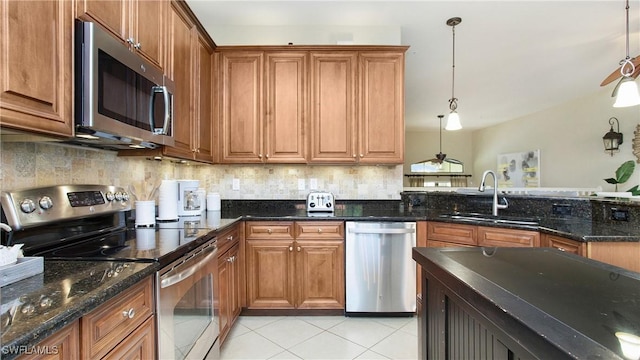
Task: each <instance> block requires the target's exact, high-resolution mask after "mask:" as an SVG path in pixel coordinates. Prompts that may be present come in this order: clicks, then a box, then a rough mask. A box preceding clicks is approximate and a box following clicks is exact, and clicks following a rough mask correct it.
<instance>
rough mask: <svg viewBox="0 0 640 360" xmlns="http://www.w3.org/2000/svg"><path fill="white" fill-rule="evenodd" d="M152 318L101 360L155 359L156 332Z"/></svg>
mask: <svg viewBox="0 0 640 360" xmlns="http://www.w3.org/2000/svg"><path fill="white" fill-rule="evenodd" d="M153 320H154V318H153V316H152V317H150V318H148V319H147V321H145V322H144V324H142V325H140V326H139V327H138V328H137V329H136V330H135V331H134V332H133V333H131V335H129V336H127V338H126V339H125V340H124V341H123V342H121V343H120V344H118V346H116V347H115V348H114V349H113V350H112V351H111V352H110V353H108V354H107V356H105V357H104V358H103V359H105V360H108V359H113V360H138V359H155V358H156V336H155V334H156V332H155V326H154V324H155V323H154V321H153Z"/></svg>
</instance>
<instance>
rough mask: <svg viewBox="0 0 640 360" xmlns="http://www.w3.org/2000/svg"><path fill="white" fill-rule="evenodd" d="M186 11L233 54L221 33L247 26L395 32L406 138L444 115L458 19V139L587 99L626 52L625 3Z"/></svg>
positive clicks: (633, 10)
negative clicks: (402, 59) (402, 56)
mask: <svg viewBox="0 0 640 360" xmlns="http://www.w3.org/2000/svg"><path fill="white" fill-rule="evenodd" d="M187 2H188V4H189V5H190V7H191V8H192V9H193V11H194V13H195V14H196V15H197V16H198V18H199V19H200V21H201V23H202V24H203V25H204V27H205V28H206V29H207V31H208V32H209V33H210V35H211V37H212V38H213V39H214V41H215V42H216V44H218V45H239V44H235V43H234V41H235V40H234V38H233V36H229V35H228V34H229V31H228V30H229V29H238V30H239V31H240V30H242V29H243V28H246V27H253V28H254V29H258V28H259V27H261V26H263V27H273V26H278V27H291V29H292V31H296V29H300V28H301V27H314V28H322V27H327V28H330V27H339V26H350V27H363V28H366V27H382V28H384V27H388V28H389V29H394V28H397V29H399V31H400V35H401V36H400V38H401V44H402V45H409V46H410V48H409V50H408V52H407V57H406V96H405V100H406V103H405V114H406V127H407V129H429V128H430V129H436V128H437V127H438V118H437V115H438V114H446V113H448V111H449V109H448V105H449V103H448V99H449V98H450V97H451V85H452V64H453V63H452V61H453V59H452V57H453V56H452V50H453V49H452V31H451V27H450V26H447V25H446V20H447V19H449V18H451V17H454V16H457V17H461V18H462V23H461V24H460V25H458V26H456V28H455V32H456V49H455V57H456V58H455V63H456V64H455V65H456V67H455V96H456V97H457V98H458V99H459V101H458V112H459V113H460V117H461V121H462V125H463V127H464V129H466V130H474V129H480V128H484V127H487V126H491V125H493V124H497V123H500V122H504V121H508V120H511V119H515V118H518V117H521V116H524V115H527V114H531V113H534V112H537V111H540V110H543V109H547V108H549V107H552V106H554V105H557V104H561V103H564V102H567V101H570V100H572V99H576V98H579V97H583V96H587V95H591V94H594V93H596V92H598V91H600V89H601V88H600V82H601V81H602V80H603V79H604V78H605V77H606V76H607V75H609V74H610V73H611V72H612V71H614V69H615V68H616V67H617V66H618V62H619V61H620V60H621V59H623V58H624V57H625V51H626V50H625V2H624V1H623V0H603V1H595V0H594V1H584V0H572V1H543V0H535V1H455V0H449V1H430V0H415V1H364V0H362V1H314V0H292V1H269V0H263V1H244V0H233V1H218V0H187ZM223 28H224V29H225V31H221V29H223ZM216 30H218V31H216ZM225 34H227V35H225ZM261 36H262V34H261V33H260V31H256V33H255V42H256V44H265V43H268V39H264V38H262V37H261ZM225 37H226V38H225ZM282 44H283V43H278V44H273V45H282ZM243 45H244V44H243ZM630 55H631V56H632V57H633V56H636V55H640V0H633V1H630ZM614 86H615V82H614V83H612V84H610V85H608V88H609V89H610V90H613V87H614ZM607 96H608V95H607ZM612 103H613V100H612Z"/></svg>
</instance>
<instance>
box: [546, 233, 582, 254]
mask: <svg viewBox="0 0 640 360" xmlns="http://www.w3.org/2000/svg"><path fill="white" fill-rule="evenodd" d="M540 246H542V247H551V248H554V249H558V250H560V251H566V252H569V253H573V254H576V255H581V256H585V255H586V243H583V242H579V241H575V240H571V239H567V238H565V237H561V236H556V235H551V234H542V236H541V238H540Z"/></svg>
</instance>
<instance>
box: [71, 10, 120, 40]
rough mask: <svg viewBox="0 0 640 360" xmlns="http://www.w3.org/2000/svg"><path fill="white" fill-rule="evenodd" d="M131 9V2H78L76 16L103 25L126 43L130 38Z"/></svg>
mask: <svg viewBox="0 0 640 360" xmlns="http://www.w3.org/2000/svg"><path fill="white" fill-rule="evenodd" d="M130 8H131V1H130V0H118V1H113V0H78V1H76V16H77V17H78V18H80V19H82V20H85V21H93V22H96V23H98V24H100V25H102V27H104V28H105V29H107V30H108V31H110V32H111V33H113V35H115V36H116V37H118V38H120V39H121V40H123V41H124V40H126V39H127V38H128V37H129V34H128V28H129V26H130V20H131V19H130Z"/></svg>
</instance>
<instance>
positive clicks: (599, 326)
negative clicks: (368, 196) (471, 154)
mask: <svg viewBox="0 0 640 360" xmlns="http://www.w3.org/2000/svg"><path fill="white" fill-rule="evenodd" d="M413 258H414V259H415V260H416V261H417V262H418V264H420V265H421V266H422V268H423V275H424V276H425V277H426V278H427V279H428V280H425V281H426V282H425V281H423V286H426V287H427V289H425V290H424V291H426V292H429V291H436V289H433V288H429V287H431V286H432V283H431V280H433V283H435V282H438V283H441V284H442V286H444V288H443V289H444V290H443V291H444V292H445V295H444V296H445V297H447V298H450V300H451V301H453V302H456V301H459V300H461V299H464V300H461V301H463V302H468V304H469V305H470V306H471V308H468V307H466V306H463V307H462V308H464V309H465V310H464V311H465V312H466V313H467V314H469V315H470V316H471V317H473V318H474V319H475V320H477V321H478V322H479V323H481V324H483V323H485V322H487V324H489V325H487V326H489V328H490V329H491V330H492V331H494V333H496V334H498V335H497V337H498V338H499V340H500V341H501V342H502V343H504V344H505V345H506V346H507V347H508V348H510V347H511V346H513V347H514V348H513V349H514V350H513V352H515V353H516V354H515V355H517V356H522V355H519V354H518V352H519V351H520V352H523V353H524V354H526V353H527V352H529V353H530V355H533V356H534V357H537V358H543V359H544V358H548V359H550V358H553V359H558V358H572V359H621V358H623V354H622V351H621V345H620V342H619V340H618V338H617V337H616V332H624V333H631V334H633V335H636V336H640V312H639V311H638V304H640V274H638V273H634V272H631V271H625V270H622V269H620V268H617V267H614V266H609V265H606V264H603V263H600V262H597V261H593V260H590V259H586V258H584V257H580V256H577V255H573V254H568V253H565V252H562V251H558V250H555V249H548V248H539V249H524V248H467V249H460V248H457V249H443V248H415V249H414V250H413ZM437 286H440V285H436V287H437ZM426 298H427V297H426V293H423V299H426ZM425 306H427V305H426V304H425ZM429 306H432V307H433V306H438V305H437V304H436V303H430V305H429ZM450 306H451V305H448V306H447V309H445V310H444V311H449V310H450V309H452V308H451V307H450ZM429 311H431V314H432V315H429V314H428V312H429ZM433 311H434V309H433V308H431V309H425V312H427V315H426V316H427V317H429V316H431V317H434V316H435V315H433V314H434V313H433ZM451 316H459V314H452V315H451ZM465 316H466V315H465ZM427 321H429V326H438V323H437V322H438V321H439V320H438V319H436V318H433V319H429V320H427ZM459 324H461V323H459ZM459 324H458V325H452V326H454V327H455V326H462V325H459ZM491 324H494V325H495V326H497V327H498V329H493V328H492V326H493V325H491ZM496 324H497V325H496ZM420 326H426V323H421V325H420ZM429 329H431V330H432V331H433V329H434V328H433V327H429ZM446 331H448V332H449V334H448V335H445V336H444V338H445V341H451V342H456V341H457V340H456V331H462V329H453V328H449V329H448V330H446ZM467 336H469V337H472V336H473V334H472V333H469V334H468V335H467ZM467 340H468V339H467ZM421 341H430V343H429V346H430V347H431V348H430V349H429V351H434V350H437V348H438V347H439V346H440V345H438V343H439V342H438V341H432V342H431V340H425V339H421ZM445 341H443V342H440V343H444V342H445ZM429 346H427V348H429ZM446 346H449V344H448V345H446ZM453 346H454V348H455V346H456V345H453ZM462 346H464V345H462ZM430 353H431V352H430ZM431 354H433V353H431ZM517 356H514V357H517ZM454 357H455V356H454ZM528 357H530V356H528V355H524V358H528ZM636 357H637V356H636Z"/></svg>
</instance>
